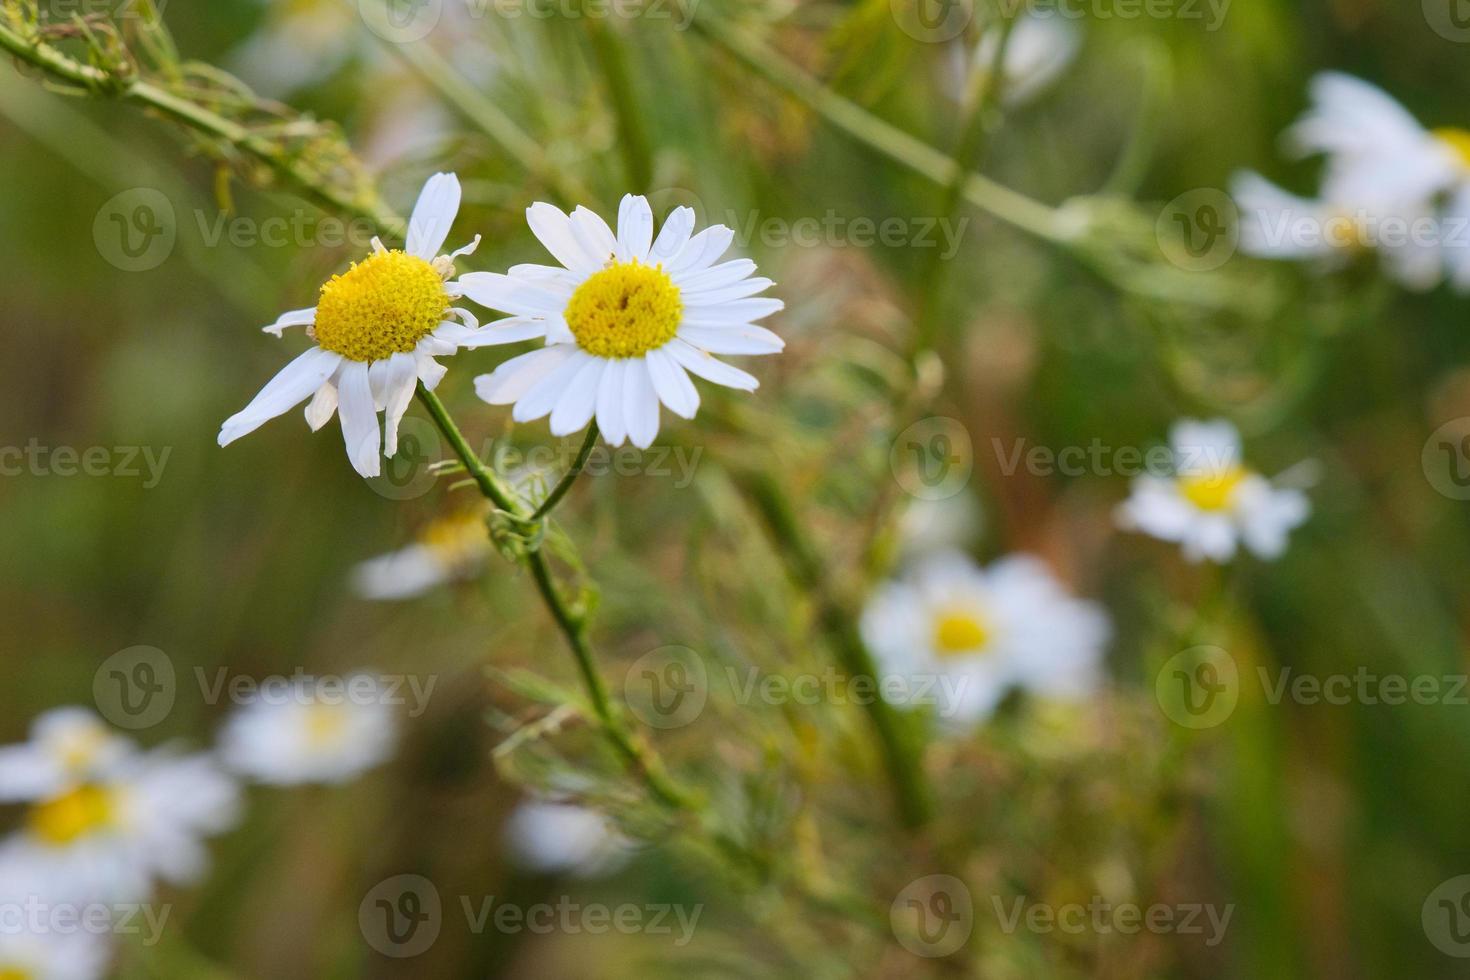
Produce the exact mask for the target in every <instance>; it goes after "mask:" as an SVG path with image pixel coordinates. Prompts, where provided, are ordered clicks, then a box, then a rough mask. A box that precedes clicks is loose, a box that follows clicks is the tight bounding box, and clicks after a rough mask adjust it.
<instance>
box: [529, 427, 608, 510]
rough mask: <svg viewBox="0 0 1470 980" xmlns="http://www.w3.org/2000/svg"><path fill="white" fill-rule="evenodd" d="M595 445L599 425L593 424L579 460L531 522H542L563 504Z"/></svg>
mask: <svg viewBox="0 0 1470 980" xmlns="http://www.w3.org/2000/svg"><path fill="white" fill-rule="evenodd" d="M595 445H597V423H596V422H592V423H591V424H589V425H588V426H587V437H586V438H585V439H583V440H582V448H581V449H579V450H577V458H576V459H574V460H572V466H571V469H569V470H567V471H566V472H565V473H563V474H562V478H561V479H560V480H559V481H558V482H557V484H556V486H554V487H552V489H551V493H549V494H548V495H547V497H546V499H545V500H543V501H541V506H540V507H537V508H536V512H535V513H534V514H532V515H531V520H533V521H539V520H541V518H543V517H545V516H546V515H547V514H549V513H551V511H552V508H554V507H555V506H556V505H557V504H559V503H561V498H563V497H565V496H566V495H567V491H568V490H570V489H572V484H573V483H576V482H577V477H579V476H581V475H582V470H583V468H584V467H586V465H587V457H588V456H590V455H592V447H593V446H595Z"/></svg>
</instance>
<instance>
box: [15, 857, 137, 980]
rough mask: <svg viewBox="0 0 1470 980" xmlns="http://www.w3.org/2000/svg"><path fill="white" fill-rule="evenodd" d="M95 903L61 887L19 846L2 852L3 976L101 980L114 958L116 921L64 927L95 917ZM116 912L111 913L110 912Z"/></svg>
mask: <svg viewBox="0 0 1470 980" xmlns="http://www.w3.org/2000/svg"><path fill="white" fill-rule="evenodd" d="M92 907H94V906H92V904H91V903H84V902H78V901H77V900H76V897H75V896H71V895H68V894H66V893H64V892H62V891H60V890H59V889H58V888H57V882H56V881H55V880H54V879H53V878H51V877H50V876H49V875H47V874H46V868H45V867H43V866H42V865H41V864H39V863H38V862H36V861H34V860H32V859H30V858H29V857H27V855H26V854H24V853H23V852H22V851H21V850H20V849H18V848H15V847H10V848H7V849H5V850H3V851H0V910H3V912H4V914H3V915H0V977H3V978H5V980H101V978H102V977H103V976H105V975H106V973H107V965H108V960H109V959H110V958H111V950H110V948H109V945H110V944H109V942H108V940H107V938H106V937H105V935H103V930H110V929H111V928H112V923H111V922H105V923H98V922H97V921H96V919H95V918H92V919H90V920H88V921H86V922H85V923H77V922H75V921H72V922H69V923H65V924H63V919H65V918H70V919H76V918H80V917H81V915H82V914H83V913H84V912H85V913H88V914H89V915H90V912H91V908H92ZM109 911H111V910H109Z"/></svg>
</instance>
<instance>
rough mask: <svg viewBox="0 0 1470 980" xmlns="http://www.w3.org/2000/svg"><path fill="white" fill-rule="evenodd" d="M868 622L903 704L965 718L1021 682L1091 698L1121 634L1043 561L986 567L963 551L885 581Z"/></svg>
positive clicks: (1044, 691) (978, 715) (882, 668)
mask: <svg viewBox="0 0 1470 980" xmlns="http://www.w3.org/2000/svg"><path fill="white" fill-rule="evenodd" d="M861 628H862V634H863V638H864V640H865V641H866V642H867V644H868V646H869V648H870V649H871V650H872V651H873V654H874V656H875V657H876V658H877V661H878V667H879V673H880V675H881V676H880V678H879V680H880V682H882V685H883V688H884V690H885V693H887V692H896V693H897V694H898V696H895V697H893V698H892V700H893V701H894V702H895V703H897V704H900V705H903V706H908V707H912V706H916V705H921V704H933V705H934V706H935V708H936V713H937V714H938V715H939V716H940V717H941V718H944V719H946V720H948V721H952V722H960V723H973V722H976V721H979V720H981V719H984V718H985V717H987V716H988V715H989V714H990V712H991V711H992V710H993V709H994V707H995V705H996V704H997V703H998V702H999V701H1000V699H1001V698H1002V697H1003V696H1004V695H1005V693H1006V692H1007V691H1008V690H1010V689H1011V688H1013V687H1021V688H1023V689H1025V690H1027V691H1029V692H1031V693H1033V694H1035V695H1037V696H1039V697H1042V698H1046V699H1061V700H1070V699H1076V698H1080V697H1084V696H1086V695H1087V694H1089V693H1090V692H1092V691H1093V690H1095V689H1096V687H1097V686H1098V684H1099V683H1100V682H1101V677H1102V669H1101V668H1102V654H1103V648H1104V647H1105V646H1106V645H1107V642H1108V638H1109V635H1110V633H1111V627H1110V625H1109V623H1108V618H1107V616H1106V614H1105V613H1104V612H1103V611H1102V608H1101V607H1100V606H1098V605H1097V604H1096V603H1092V602H1087V601H1084V600H1080V599H1076V598H1073V597H1072V596H1071V595H1069V594H1068V593H1067V591H1066V590H1065V589H1064V588H1063V587H1062V585H1061V584H1060V583H1058V582H1057V580H1056V579H1055V578H1054V577H1053V576H1052V574H1051V572H1050V571H1048V570H1047V568H1046V566H1045V565H1044V564H1042V562H1041V561H1040V560H1038V559H1036V558H1033V557H1030V556H1028V555H1013V556H1011V557H1007V558H1003V559H1001V560H1000V561H997V562H995V563H994V564H993V565H991V566H989V567H988V568H984V569H982V568H980V567H979V566H977V565H976V564H975V563H974V562H973V561H972V560H971V559H970V558H969V557H968V556H966V555H963V554H961V553H959V552H953V551H950V552H939V553H936V554H932V555H929V556H928V557H926V558H924V559H922V560H920V561H919V562H918V563H916V564H915V565H914V566H913V568H912V569H911V570H910V571H909V572H908V573H907V574H905V575H904V576H903V577H901V578H899V579H896V580H893V581H890V582H887V583H885V584H884V585H883V586H881V587H880V588H879V589H878V591H877V592H876V593H875V594H874V596H873V597H872V599H871V600H870V601H869V603H868V606H867V608H866V609H865V610H864V611H863V616H862V622H861Z"/></svg>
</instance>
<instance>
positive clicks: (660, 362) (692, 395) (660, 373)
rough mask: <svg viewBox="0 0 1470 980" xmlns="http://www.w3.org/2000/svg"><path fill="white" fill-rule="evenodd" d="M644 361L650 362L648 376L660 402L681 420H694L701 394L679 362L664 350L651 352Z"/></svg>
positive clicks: (645, 356)
mask: <svg viewBox="0 0 1470 980" xmlns="http://www.w3.org/2000/svg"><path fill="white" fill-rule="evenodd" d="M644 359H645V360H646V361H647V362H648V376H649V378H650V379H652V381H653V390H654V391H656V392H657V393H658V398H659V401H661V402H663V403H664V404H665V405H667V406H669V411H671V412H673V413H674V414H675V415H677V416H679V417H680V418H686V419H692V418H694V415H695V413H696V412H698V411H699V392H698V391H697V390H695V388H694V382H693V381H690V380H689V375H687V374H685V373H684V369H683V368H681V367H680V366H679V362H678V361H675V360H674V359H673V358H672V357H671V356H669V355H668V354H667V353H665V352H664V351H663V350H662V349H659V350H651V351H649V352H648V353H647V354H645V355H644Z"/></svg>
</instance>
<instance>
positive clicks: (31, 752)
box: [0, 707, 134, 976]
mask: <svg viewBox="0 0 1470 980" xmlns="http://www.w3.org/2000/svg"><path fill="white" fill-rule="evenodd" d="M133 749H134V746H133V743H132V741H131V740H129V739H127V738H125V737H124V736H122V735H119V734H117V733H116V732H114V731H113V730H112V729H110V728H108V727H107V725H106V724H104V723H103V721H102V719H100V718H98V717H97V716H96V715H95V714H93V713H92V712H91V711H88V710H87V709H86V708H75V707H68V708H55V709H52V710H51V711H47V712H45V713H44V714H42V715H39V716H38V717H37V718H36V720H35V721H33V722H32V723H31V737H30V740H29V741H27V742H24V743H22V744H20V745H10V746H6V747H4V748H0V802H11V801H15V800H29V799H35V798H36V797H38V796H43V795H46V794H48V793H54V792H56V791H58V790H59V789H61V788H62V787H65V786H66V785H68V784H70V783H72V782H75V781H77V780H80V779H85V778H88V777H90V776H94V775H97V774H98V773H101V772H103V771H105V770H106V769H107V768H108V767H109V766H111V765H113V764H114V763H116V762H117V761H118V760H119V759H121V758H122V757H124V756H125V755H127V754H128V753H130V752H132V751H133ZM0 976H3V974H0Z"/></svg>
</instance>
